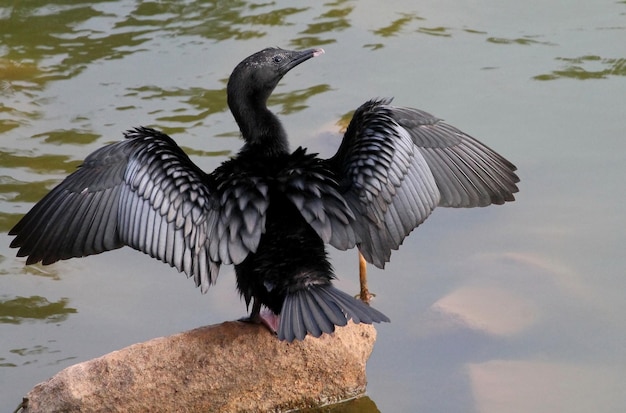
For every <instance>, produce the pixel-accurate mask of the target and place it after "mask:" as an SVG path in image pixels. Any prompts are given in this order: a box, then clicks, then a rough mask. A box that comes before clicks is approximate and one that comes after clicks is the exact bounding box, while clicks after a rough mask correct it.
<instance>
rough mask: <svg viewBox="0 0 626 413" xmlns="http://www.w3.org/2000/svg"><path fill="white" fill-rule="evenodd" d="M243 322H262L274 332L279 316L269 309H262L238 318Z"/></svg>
mask: <svg viewBox="0 0 626 413" xmlns="http://www.w3.org/2000/svg"><path fill="white" fill-rule="evenodd" d="M239 321H243V322H244V323H253V324H262V325H264V326H265V327H267V329H268V330H269V331H270V332H271V333H272V334H276V332H277V331H278V325H279V324H280V316H279V315H276V314H274V313H273V312H272V311H270V310H263V311H261V312H259V313H257V314H256V315H252V316H250V317H244V318H241V319H239Z"/></svg>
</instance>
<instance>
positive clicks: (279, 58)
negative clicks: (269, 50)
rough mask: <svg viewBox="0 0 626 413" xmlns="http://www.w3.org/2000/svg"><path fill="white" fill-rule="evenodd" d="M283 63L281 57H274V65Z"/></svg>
mask: <svg viewBox="0 0 626 413" xmlns="http://www.w3.org/2000/svg"><path fill="white" fill-rule="evenodd" d="M282 61H283V57H282V56H274V63H280V62H282Z"/></svg>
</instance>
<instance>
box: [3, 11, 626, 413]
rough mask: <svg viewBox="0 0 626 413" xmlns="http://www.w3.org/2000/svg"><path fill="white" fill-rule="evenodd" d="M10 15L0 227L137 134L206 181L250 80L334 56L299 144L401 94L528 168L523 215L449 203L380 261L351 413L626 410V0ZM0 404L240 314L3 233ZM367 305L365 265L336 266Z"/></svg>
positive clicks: (235, 142) (291, 85)
mask: <svg viewBox="0 0 626 413" xmlns="http://www.w3.org/2000/svg"><path fill="white" fill-rule="evenodd" d="M39 3H40V2H33V1H0V230H1V231H2V232H3V233H5V234H6V232H7V231H8V230H9V229H10V228H11V227H12V226H13V225H14V224H15V223H16V222H17V220H18V219H19V218H20V217H21V216H22V215H23V214H24V213H25V212H26V211H27V210H28V209H29V208H30V207H31V206H32V205H33V203H34V202H36V201H37V200H39V199H40V198H41V197H42V196H43V195H44V194H45V193H46V192H47V191H48V190H49V189H50V188H52V187H53V186H54V185H55V184H56V183H58V182H59V180H60V179H62V178H63V177H64V176H65V175H67V174H68V173H70V172H71V171H72V170H74V168H75V167H76V166H77V165H78V164H79V163H80V161H81V160H82V159H83V158H84V157H85V156H86V155H88V154H89V153H90V152H91V151H93V150H95V149H96V148H98V147H100V146H102V145H104V144H106V143H108V142H112V141H116V140H118V139H120V138H121V133H122V131H124V130H126V129H128V128H131V127H134V126H138V125H145V126H152V127H156V128H158V129H161V130H163V131H164V132H166V133H168V134H170V135H171V136H172V137H173V138H174V139H175V140H176V141H177V142H178V143H179V144H180V145H181V146H182V147H183V148H184V149H185V150H186V151H187V152H188V153H189V154H190V156H191V157H192V159H193V160H194V162H196V163H198V164H199V165H200V166H201V167H202V168H204V169H206V170H212V169H213V168H215V167H216V166H217V165H219V163H220V162H222V161H224V160H225V159H227V157H228V156H229V155H231V154H233V153H235V152H236V151H237V150H238V148H239V146H240V145H241V141H240V140H239V137H238V131H237V127H236V125H235V123H234V121H233V120H232V118H231V115H230V113H229V112H228V108H227V106H226V101H225V85H226V80H227V78H228V75H229V74H230V71H231V70H232V69H233V67H234V66H235V65H236V64H237V63H238V62H239V61H240V60H241V59H242V58H244V57H246V56H247V55H249V54H251V53H253V52H255V51H257V50H260V49H262V48H264V47H267V46H281V47H285V48H296V49H301V48H307V47H313V46H315V47H323V48H324V49H325V50H326V54H325V55H323V56H321V57H319V58H316V59H313V60H311V61H310V62H307V63H306V64H303V65H302V66H300V67H298V68H297V69H295V70H293V71H292V72H290V73H289V74H288V75H287V77H286V78H285V79H284V80H283V81H282V82H281V84H280V85H279V87H278V89H277V90H276V92H275V94H274V95H273V97H272V100H271V104H272V108H273V110H274V111H276V112H277V113H279V114H280V116H281V118H282V120H283V123H284V125H285V128H286V129H287V131H288V133H289V134H290V137H291V143H292V146H293V147H294V148H295V147H297V146H299V145H303V146H308V147H309V148H311V149H312V150H313V151H318V152H320V153H322V154H323V155H324V156H331V155H332V154H333V152H334V150H335V149H336V148H337V146H338V142H339V139H340V130H341V127H342V126H345V123H346V121H347V119H349V115H350V113H351V111H352V110H354V109H355V108H356V107H357V106H358V105H360V104H361V103H362V102H364V101H365V100H367V99H369V98H372V97H382V96H389V97H392V96H393V97H394V98H395V100H394V101H395V103H396V104H398V105H406V106H413V107H417V108H420V109H424V110H426V111H429V112H431V113H433V114H435V115H437V116H440V117H442V118H445V119H446V121H448V122H449V123H451V124H453V125H455V126H457V127H459V128H460V129H462V130H464V131H466V132H468V133H469V134H471V135H473V136H475V137H477V138H479V139H480V140H482V141H484V142H485V143H487V144H488V145H489V146H491V147H493V148H494V149H496V150H497V151H499V152H501V153H502V154H503V155H505V156H506V157H507V158H509V159H510V160H511V161H513V162H514V163H515V164H516V165H517V166H518V168H519V174H520V177H521V178H522V182H521V184H520V189H521V192H520V194H519V196H518V200H517V201H516V202H515V203H512V204H509V205H506V206H504V207H492V208H485V209H479V210H445V209H437V210H436V211H435V212H434V213H433V215H432V216H431V217H430V218H429V219H428V220H427V221H426V223H425V224H424V225H422V226H421V227H420V228H419V229H418V230H417V231H415V232H414V233H413V234H411V236H410V237H409V238H408V239H407V240H406V241H405V242H404V245H403V246H402V247H401V248H400V250H399V251H397V252H394V254H393V256H392V262H391V263H390V264H389V265H388V266H387V268H386V270H384V271H380V270H376V269H371V279H370V284H371V288H372V290H373V291H374V292H375V293H376V294H377V296H376V298H375V305H376V307H377V308H378V309H380V310H381V311H383V312H384V313H385V314H387V315H388V316H389V317H390V318H391V319H392V323H390V324H385V325H381V326H379V327H378V328H377V330H378V341H377V344H376V347H375V350H374V353H373V354H372V357H371V358H370V361H369V363H368V396H369V399H365V400H361V401H359V402H356V403H349V404H347V405H345V406H341V407H339V408H338V411H364V409H366V410H367V411H381V412H420V411H424V412H481V413H482V412H485V413H492V412H494V413H495V412H529V411H532V412H542V411H545V412H554V411H560V412H565V411H567V412H589V411H601V412H622V411H624V408H625V407H626V396H625V393H624V391H623V389H624V385H625V383H626V373H625V372H626V346H625V344H624V343H626V323H625V322H624V314H625V313H626V299H625V297H626V293H625V291H626V277H625V276H624V274H626V258H625V257H624V253H623V249H624V244H625V243H626V236H625V231H624V229H625V228H626V219H625V218H624V213H623V205H624V204H625V203H626V191H625V190H624V185H623V179H624V178H623V177H624V176H626V162H624V156H625V155H624V153H625V150H626V140H625V132H626V48H625V47H624V44H626V2H624V1H611V0H600V1H594V2H574V1H558V0H548V1H530V2H516V1H512V0H505V1H494V0H483V1H469V2H468V1H457V0H449V1H435V0H431V1H423V2H419V3H416V2H410V1H390V2H376V1H369V0H367V1H359V2H357V1H337V2H329V3H321V4H311V3H310V2H286V1H276V2H271V3H270V2H260V3H252V2H244V1H234V2H200V1H195V2H194V1H184V2H163V1H161V2H150V1H148V2H132V1H99V2H98V1H89V2H86V1H84V2H80V1H60V0H59V1H55V2H46V5H45V6H41V5H39ZM0 239H2V241H0V406H2V407H3V410H4V411H11V410H12V409H13V408H14V407H15V406H17V404H18V403H19V402H20V400H21V397H22V396H23V395H24V394H25V393H26V392H28V391H29V390H30V389H31V388H32V387H33V386H34V385H35V384H36V383H38V382H40V381H43V380H45V379H46V378H48V377H50V376H51V375H53V374H55V373H56V372H58V371H59V370H61V369H63V368H64V367H67V366H68V365H71V364H73V363H76V362H79V361H82V360H86V359H90V358H93V357H96V356H99V355H102V354H104V353H107V352H110V351H112V350H115V349H118V348H120V347H123V346H126V345H129V344H132V343H135V342H138V341H144V340H147V339H150V338H153V337H158V336H163V335H169V334H173V333H176V332H179V331H183V330H187V329H191V328H194V327H197V326H200V325H206V324H214V323H219V322H221V321H224V320H232V319H236V318H239V317H241V316H242V315H243V314H244V313H245V305H244V303H243V302H242V301H241V300H240V299H239V297H238V295H237V293H236V292H235V287H234V277H233V273H232V269H231V268H228V267H226V268H224V269H223V270H222V273H221V275H220V279H219V281H218V283H217V285H216V286H215V288H212V289H211V290H210V291H209V293H208V294H206V295H202V294H200V292H199V291H198V290H196V289H194V288H193V284H192V282H191V281H189V280H186V279H185V277H184V276H183V275H181V274H178V273H176V271H174V270H173V269H171V268H169V267H168V266H166V265H163V264H161V263H159V262H156V261H154V260H151V259H150V258H148V257H147V256H144V255H142V254H139V253H137V252H135V251H132V250H130V249H122V250H118V251H114V252H110V253H106V254H102V255H99V256H94V257H89V258H85V259H80V260H70V261H65V262H61V263H57V264H55V265H52V266H47V267H42V266H37V265H36V266H30V267H25V266H24V260H23V259H21V258H16V257H15V250H11V249H10V248H9V246H8V245H9V243H10V238H9V237H7V236H4V238H2V236H0ZM331 258H332V260H333V264H334V266H335V269H336V273H337V274H338V275H339V278H340V282H339V286H340V287H341V288H342V289H344V290H346V291H354V292H356V291H357V287H358V285H357V276H356V269H357V257H356V253H355V252H354V251H348V252H337V251H331Z"/></svg>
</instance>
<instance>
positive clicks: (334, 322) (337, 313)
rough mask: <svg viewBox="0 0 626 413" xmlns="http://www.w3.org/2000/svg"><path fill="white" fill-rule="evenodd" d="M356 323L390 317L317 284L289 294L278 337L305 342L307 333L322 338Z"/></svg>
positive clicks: (336, 290) (282, 313) (284, 304)
mask: <svg viewBox="0 0 626 413" xmlns="http://www.w3.org/2000/svg"><path fill="white" fill-rule="evenodd" d="M350 319H352V320H353V321H354V322H355V323H365V324H371V323H379V322H383V321H385V322H388V321H389V318H387V316H385V315H384V314H383V313H381V312H380V311H378V310H376V309H374V308H372V307H370V306H369V305H367V304H365V303H364V302H362V301H360V300H357V299H356V298H354V297H351V296H350V295H348V294H346V293H344V292H343V291H340V290H338V289H336V288H335V287H333V286H332V285H316V286H311V287H308V288H306V289H303V290H298V291H296V292H293V293H291V294H288V295H287V297H286V298H285V301H284V303H283V307H282V311H281V315H280V325H279V327H278V338H279V339H280V340H286V341H289V342H291V341H293V340H295V339H297V340H303V339H304V337H305V336H306V335H307V334H310V335H312V336H313V337H319V336H321V335H322V333H332V332H333V331H335V326H345V325H346V324H347V323H348V320H350Z"/></svg>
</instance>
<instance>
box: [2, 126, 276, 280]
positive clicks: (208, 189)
mask: <svg viewBox="0 0 626 413" xmlns="http://www.w3.org/2000/svg"><path fill="white" fill-rule="evenodd" d="M233 199H234V198H233V197H232V196H231V194H229V193H218V190H217V185H216V184H214V182H213V180H212V179H211V176H209V175H207V174H205V173H204V172H203V171H202V170H200V169H199V168H198V167H197V166H196V165H195V164H194V163H193V162H192V161H191V160H190V159H189V158H188V157H187V155H186V154H185V153H184V152H183V151H182V150H181V149H180V147H179V146H178V145H177V144H176V143H175V142H174V141H173V140H172V139H171V138H170V137H168V136H167V135H165V134H162V133H160V132H157V131H155V130H152V129H148V128H138V129H135V130H132V131H129V132H128V133H126V139H125V140H124V141H121V142H118V143H114V144H111V145H108V146H106V147H104V148H101V149H99V150H97V151H95V152H94V153H92V154H91V155H89V156H88V157H87V158H86V159H85V161H84V163H83V164H82V165H81V166H80V167H79V169H78V170H77V171H75V172H74V173H72V174H71V175H69V176H68V177H67V178H66V179H65V180H63V181H62V182H61V183H60V184H59V185H58V186H57V187H55V188H54V189H53V190H52V191H51V192H50V193H49V194H48V195H46V196H45V197H44V198H43V199H42V200H41V201H39V202H38V203H37V204H36V205H35V206H34V207H33V208H32V209H31V210H30V211H29V212H28V213H27V214H26V215H25V216H24V217H23V218H22V220H20V222H18V223H17V224H16V225H15V227H14V228H13V229H12V230H11V231H10V232H9V234H10V235H15V239H14V240H13V241H12V243H11V247H17V248H19V251H18V256H27V257H28V258H27V260H26V263H27V264H32V263H36V262H39V261H42V263H43V264H50V263H53V262H56V261H58V260H63V259H68V258H72V257H81V256H86V255H92V254H98V253H100V252H103V251H108V250H112V249H116V248H120V247H122V246H124V245H128V246H130V247H132V248H135V249H137V250H139V251H142V252H144V253H146V254H149V255H150V256H152V257H154V258H157V259H159V260H161V261H163V262H166V263H168V264H170V265H171V266H173V267H176V268H177V269H178V270H179V271H184V272H185V273H186V274H187V275H188V276H190V277H193V278H194V281H195V283H196V285H197V286H200V287H201V288H202V291H203V292H204V291H206V290H207V288H208V287H209V285H210V284H212V283H213V282H215V280H216V277H217V275H218V272H219V266H220V264H221V263H239V262H241V261H242V260H243V258H245V256H246V255H247V253H248V252H249V251H254V250H255V249H256V247H257V246H258V242H259V239H260V236H261V232H262V230H263V225H264V220H263V218H262V217H260V218H258V219H257V220H256V222H255V224H254V225H252V226H250V225H243V226H242V225H240V224H241V222H247V221H250V217H249V215H250V213H249V212H248V211H247V210H246V209H245V208H246V207H247V204H246V203H244V202H235V201H233ZM256 201H257V203H260V204H263V202H259V201H258V200H256ZM265 203H267V200H265ZM256 211H259V212H258V213H259V214H261V215H262V214H263V212H264V208H263V207H262V206H261V207H260V208H257V209H256ZM243 216H246V217H247V218H246V219H244V218H242V217H243Z"/></svg>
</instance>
